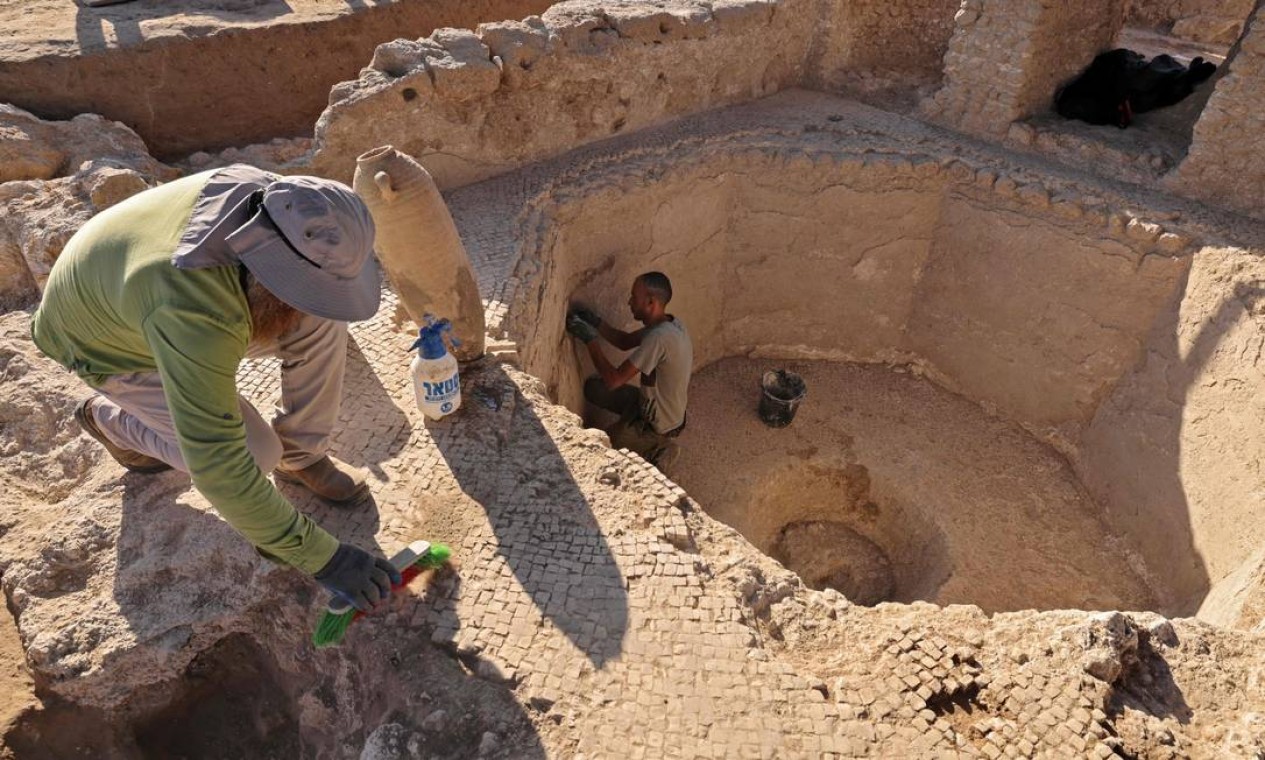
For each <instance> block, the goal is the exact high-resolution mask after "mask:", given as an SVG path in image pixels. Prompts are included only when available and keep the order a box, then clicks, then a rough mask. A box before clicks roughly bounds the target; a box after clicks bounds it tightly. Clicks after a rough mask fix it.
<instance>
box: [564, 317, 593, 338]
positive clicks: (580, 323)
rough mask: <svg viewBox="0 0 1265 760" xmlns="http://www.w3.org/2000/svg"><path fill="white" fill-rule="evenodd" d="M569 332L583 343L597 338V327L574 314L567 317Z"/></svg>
mask: <svg viewBox="0 0 1265 760" xmlns="http://www.w3.org/2000/svg"><path fill="white" fill-rule="evenodd" d="M567 332H568V333H570V335H571V337H573V338H575V339H576V340H578V341H580V342H581V343H590V342H592V341H595V340H597V328H596V327H594V326H593V325H591V324H589V323H588V322H585V321H584V320H583V319H580V318H579V317H578V316H576V315H574V314H572V315H571V316H569V317H567Z"/></svg>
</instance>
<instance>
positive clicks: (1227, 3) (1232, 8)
mask: <svg viewBox="0 0 1265 760" xmlns="http://www.w3.org/2000/svg"><path fill="white" fill-rule="evenodd" d="M1252 5H1253V0H1133V2H1132V3H1130V5H1129V23H1130V24H1131V25H1134V26H1142V27H1148V28H1152V29H1159V30H1161V31H1166V32H1171V33H1172V34H1173V36H1175V37H1181V38H1183V39H1188V40H1194V41H1196V42H1206V43H1212V44H1217V45H1230V44H1233V42H1234V41H1235V40H1236V39H1238V36H1239V34H1241V33H1242V31H1243V22H1244V20H1245V19H1247V17H1248V14H1249V13H1251V12H1252Z"/></svg>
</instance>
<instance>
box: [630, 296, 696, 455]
mask: <svg viewBox="0 0 1265 760" xmlns="http://www.w3.org/2000/svg"><path fill="white" fill-rule="evenodd" d="M628 360H629V361H631V362H632V363H633V366H634V367H636V368H637V370H638V371H639V372H641V395H642V398H643V399H644V401H645V407H644V408H643V410H642V416H643V417H645V419H646V421H647V422H649V423H650V424H651V426H653V427H654V429H655V432H658V433H670V432H672V431H673V430H676V429H677V428H679V427H680V426H681V424H682V423H684V422H685V403H686V391H687V390H688V389H689V385H690V370H691V369H693V367H694V346H693V345H692V344H691V343H690V335H689V333H687V332H686V331H685V325H684V324H682V323H681V320H679V319H677V318H676V317H668V319H667V320H666V321H664V322H660V323H659V324H657V325H655V326H654V327H651V328H649V329H648V330H646V331H645V332H644V333H643V334H642V336H641V345H640V346H637V348H636V349H634V350H633V353H632V355H631V356H629V357H628Z"/></svg>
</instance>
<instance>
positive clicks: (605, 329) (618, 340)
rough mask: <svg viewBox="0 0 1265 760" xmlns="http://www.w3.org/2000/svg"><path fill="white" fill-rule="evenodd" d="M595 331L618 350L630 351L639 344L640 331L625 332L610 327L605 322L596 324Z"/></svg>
mask: <svg viewBox="0 0 1265 760" xmlns="http://www.w3.org/2000/svg"><path fill="white" fill-rule="evenodd" d="M597 332H598V334H599V335H601V336H602V337H603V338H605V339H606V342H607V343H610V344H611V345H612V346H614V347H615V348H618V349H619V350H620V351H631V350H633V349H634V348H636V347H637V346H638V345H640V344H641V336H640V333H627V332H624V331H623V330H620V329H619V328H616V327H611V325H610V324H609V323H607V322H602V324H600V325H598V326H597Z"/></svg>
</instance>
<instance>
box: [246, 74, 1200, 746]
mask: <svg viewBox="0 0 1265 760" xmlns="http://www.w3.org/2000/svg"><path fill="white" fill-rule="evenodd" d="M796 97H801V96H793V97H792V99H791V101H789V102H790V103H791V106H790V108H791V110H790V111H784V112H779V111H778V110H777V108H776V107H771V106H757V107H753V108H748V109H745V110H738V111H735V112H732V113H731V114H730V115H729V116H728V117H727V118H726V120H724V121H723V124H722V123H717V122H708V123H706V124H703V125H701V127H700V125H699V124H697V123H695V124H686V125H684V126H673V127H669V128H667V129H665V130H662V131H659V132H654V133H650V134H649V135H647V136H645V137H643V138H640V139H641V140H642V142H641V143H631V144H630V142H629V141H624V142H622V143H620V144H618V145H617V146H615V147H612V146H609V145H608V146H595V147H590V148H585V149H583V150H581V151H578V152H577V155H573V156H571V157H569V158H568V161H567V162H555V163H554V164H552V165H542V166H539V167H534V168H531V169H528V170H525V171H524V172H521V173H518V174H515V175H510V176H508V177H504V178H501V179H498V180H494V181H491V182H487V183H483V184H480V185H477V186H473V187H470V188H465V189H462V190H458V191H456V192H454V193H451V194H450V202H451V204H452V208H453V211H454V215H455V217H456V219H457V221H458V224H459V227H460V229H461V231H462V234H463V238H464V241H465V243H466V245H467V247H468V249H469V251H470V254H471V257H472V259H473V261H474V263H475V265H476V268H477V271H478V276H479V281H480V287H481V289H482V291H483V293H484V295H485V297H486V299H487V302H488V310H489V312H488V324H489V332H490V333H491V335H492V337H494V338H502V339H503V338H504V337H505V336H504V334H503V333H504V329H505V319H504V318H505V314H506V309H507V307H508V305H509V304H511V303H512V302H513V301H514V298H515V296H516V292H517V288H518V287H519V285H520V281H519V279H518V278H519V277H522V276H524V272H525V271H528V270H529V269H530V267H529V266H527V265H525V264H523V263H522V262H519V261H518V258H517V257H518V252H519V248H520V246H525V245H528V244H529V243H530V240H529V239H526V238H528V237H529V236H530V235H531V234H532V227H531V225H532V223H533V222H532V218H531V215H530V214H529V213H524V208H525V207H526V205H527V202H528V199H529V198H530V197H531V196H532V195H533V194H535V193H538V192H542V188H545V187H547V186H559V185H563V184H565V183H566V182H567V181H568V178H573V177H575V176H577V174H588V173H592V172H595V171H597V168H599V167H601V166H602V165H604V164H614V163H615V162H616V161H618V160H626V159H628V158H629V156H630V155H635V154H636V153H637V152H638V151H641V152H643V153H645V154H646V155H648V156H650V157H651V158H652V159H653V158H654V157H655V156H657V155H662V153H663V152H665V151H667V150H677V149H679V145H680V143H681V142H682V141H687V142H692V143H693V144H695V146H696V147H697V146H704V147H705V144H707V143H708V142H709V141H717V140H719V139H720V137H718V136H717V135H718V133H725V134H727V135H728V138H726V139H730V140H734V141H745V143H744V144H745V145H747V147H748V148H749V149H751V150H760V151H769V150H780V149H782V148H785V147H786V146H787V145H789V142H790V141H791V138H790V137H787V136H786V135H785V134H784V133H783V132H782V131H780V130H779V129H778V127H777V126H776V124H777V123H778V122H779V120H781V119H784V118H787V117H788V114H789V113H791V112H793V113H794V114H795V115H796V117H797V118H800V119H804V118H808V117H807V116H805V115H804V114H805V112H804V110H803V104H802V103H801V104H798V105H796V104H795V100H794V98H796ZM827 106H829V107H827ZM833 107H834V106H833V105H830V104H827V105H821V104H819V105H818V111H817V112H816V114H815V115H823V114H825V113H827V112H829V113H833V112H834V111H832V110H830V109H831V108H833ZM810 115H812V114H810ZM853 115H854V116H855V117H856V120H855V122H853V123H851V124H850V125H843V126H841V127H839V128H840V129H844V128H845V127H849V126H850V128H851V129H853V132H852V134H853V135H856V134H861V133H863V132H864V131H865V129H866V128H867V127H866V121H867V119H868V118H870V117H869V116H867V115H866V113H864V112H860V113H858V114H853ZM814 118H815V116H814ZM885 118H886V117H885ZM916 137H917V140H916V141H923V142H934V141H936V140H939V139H941V138H940V137H938V136H937V134H936V133H935V132H934V131H933V130H931V129H930V128H927V129H923V130H922V131H921V132H920V133H919V134H918V135H917V136H916ZM796 139H797V140H799V142H800V143H802V142H803V140H804V139H809V140H812V139H827V138H824V137H820V136H817V137H813V136H809V137H808V138H804V136H803V135H802V134H800V135H799V137H798V138H796ZM529 263H530V262H529ZM525 267H526V269H525ZM395 312H396V310H395V309H394V307H393V305H392V304H391V303H390V302H388V304H387V305H385V306H384V308H383V309H381V310H380V312H379V314H378V316H377V317H376V318H375V319H374V320H372V321H370V322H367V323H363V324H359V325H356V326H354V327H353V330H352V345H351V346H350V349H349V350H350V354H351V362H350V363H349V367H348V375H347V387H346V394H345V400H344V405H343V410H342V419H343V427H342V429H341V432H340V433H339V434H338V436H337V441H336V445H335V453H337V454H338V455H339V456H342V457H344V458H345V459H347V460H348V461H350V462H352V463H353V464H356V465H359V466H363V467H366V468H367V469H369V470H370V471H371V472H372V473H373V479H372V482H373V496H374V501H375V504H376V509H367V510H357V511H354V512H348V511H345V510H344V511H339V510H334V509H332V508H330V507H326V506H323V505H321V504H319V503H317V502H315V501H313V500H311V499H305V497H304V496H303V494H302V493H300V492H297V491H287V494H288V495H289V496H291V498H293V499H295V501H296V502H297V503H299V504H300V506H301V507H302V508H304V509H305V510H307V511H309V512H310V513H311V514H313V515H314V516H315V517H317V519H319V520H320V521H321V522H322V523H323V524H326V525H327V526H329V527H331V528H334V529H335V530H337V531H338V532H339V534H340V536H341V537H342V538H343V539H345V540H354V541H362V542H365V543H368V542H372V541H376V542H377V543H378V544H379V545H380V546H381V547H382V549H383V550H384V551H386V552H391V551H393V550H395V549H396V548H397V547H398V546H400V545H402V544H404V543H407V542H408V541H410V540H413V539H415V538H418V537H426V538H431V539H440V540H445V541H448V542H450V543H452V544H453V548H454V550H455V554H456V556H457V557H458V558H459V560H460V570H459V572H458V574H457V578H458V579H457V580H456V581H453V582H449V583H440V584H436V585H435V586H433V587H432V588H431V589H430V590H429V591H428V592H427V593H425V594H424V595H421V596H416V597H412V598H410V599H409V601H408V602H407V605H406V607H405V608H404V609H403V610H402V611H400V615H401V617H402V618H403V619H404V620H407V621H408V625H409V627H410V628H411V629H413V630H415V631H418V632H420V633H423V634H424V635H425V637H426V638H427V639H428V641H429V642H430V643H431V644H434V645H438V646H441V647H445V648H448V649H450V650H451V651H452V652H453V653H454V654H455V655H456V656H458V657H459V658H461V659H462V661H463V662H465V663H466V664H468V665H469V666H470V667H471V669H472V670H473V672H474V673H475V674H476V675H478V676H480V677H482V678H486V679H488V680H492V681H498V682H503V683H507V684H509V685H510V686H511V687H512V688H514V689H515V695H516V697H517V698H518V699H519V701H520V702H521V703H522V704H524V705H526V706H529V707H530V708H531V709H532V711H533V714H534V715H535V718H534V720H535V721H536V722H537V724H538V729H539V731H540V733H541V736H542V739H543V741H544V744H545V746H546V748H547V751H548V752H549V754H551V755H553V756H559V757H585V758H593V757H619V758H664V757H673V758H675V757H680V758H685V757H703V758H788V757H806V758H807V757H813V758H816V757H853V756H886V757H939V756H943V757H957V756H972V757H974V756H982V757H988V758H997V757H1002V756H1005V757H1060V758H1062V757H1108V756H1111V755H1113V754H1114V753H1115V750H1116V748H1118V747H1120V746H1121V744H1120V740H1119V739H1118V738H1117V737H1116V729H1115V727H1114V726H1113V722H1112V721H1113V719H1112V718H1109V717H1108V715H1107V712H1106V710H1107V709H1108V708H1109V707H1110V705H1111V704H1113V702H1112V700H1113V690H1112V686H1111V685H1110V684H1107V683H1104V682H1102V681H1099V680H1097V679H1095V678H1092V677H1090V676H1088V675H1086V674H1085V672H1084V671H1083V670H1082V667H1081V665H1080V659H1079V658H1081V657H1082V656H1083V655H1084V653H1085V651H1086V645H1085V643H1084V641H1087V640H1092V636H1090V635H1089V634H1084V635H1082V634H1083V632H1084V631H1087V630H1089V628H1086V626H1089V625H1090V623H1087V622H1086V620H1087V619H1088V616H1087V615H1085V614H1083V613H1046V614H1043V615H1040V616H1037V615H1033V614H1025V613H1016V614H1014V615H999V616H997V617H996V618H994V619H993V620H992V621H990V620H988V619H986V618H984V617H983V616H982V615H981V614H980V613H979V611H978V610H976V609H974V608H947V609H945V610H940V609H938V608H935V607H931V606H930V605H925V604H922V605H914V606H910V607H907V606H899V605H882V606H880V607H879V608H877V609H865V608H859V607H854V606H852V605H850V604H849V603H848V602H847V601H846V600H844V599H843V598H842V597H841V596H839V595H838V594H834V593H832V592H824V593H818V592H810V591H807V590H805V589H804V588H803V587H802V586H799V585H798V582H797V581H796V580H795V579H794V578H793V577H792V576H789V574H786V573H785V572H783V571H780V569H779V568H778V567H777V566H776V565H774V564H773V563H772V562H771V561H769V560H767V559H765V558H762V557H760V556H759V555H758V554H757V553H756V552H755V550H754V549H752V548H751V547H750V546H749V545H746V544H745V542H743V541H742V540H741V539H740V538H738V537H737V536H736V534H733V533H732V531H729V530H728V529H726V528H724V527H722V526H719V525H718V524H716V523H714V522H712V521H710V520H709V519H708V518H706V517H705V516H704V515H702V514H701V513H700V511H699V510H698V509H697V507H696V505H695V504H694V503H693V502H692V501H691V500H690V499H689V498H688V496H687V495H686V494H685V493H684V492H683V491H682V490H681V489H680V488H679V487H677V486H676V485H675V484H673V483H672V482H670V481H669V480H667V479H665V478H664V477H663V476H662V475H660V474H659V473H658V472H657V471H656V470H655V469H653V468H652V467H650V466H649V465H647V464H646V463H645V462H643V461H642V460H640V458H638V457H636V456H634V455H631V454H629V453H627V452H622V451H612V450H610V449H608V448H606V442H605V437H604V436H603V435H602V434H600V433H597V432H595V431H586V430H584V429H582V428H581V427H580V425H579V421H578V418H576V417H575V416H574V415H572V414H570V413H569V412H566V411H565V410H561V409H559V408H557V407H552V406H550V405H549V404H548V403H547V399H546V398H545V396H544V394H543V388H541V387H540V383H539V382H537V381H535V380H533V379H532V378H530V377H529V376H527V375H525V374H524V373H522V372H520V371H518V370H517V369H515V368H513V367H512V365H510V364H506V363H502V362H501V361H499V360H498V359H497V358H495V357H487V358H485V359H483V360H480V361H479V362H476V363H474V364H473V365H471V366H468V367H466V368H465V369H464V372H463V409H462V411H461V412H460V414H458V415H457V416H456V417H455V418H453V419H451V420H449V421H444V422H440V423H429V422H426V423H424V422H423V420H422V419H421V417H420V414H419V413H418V412H417V411H416V409H415V407H414V405H413V403H412V399H411V388H410V387H409V381H408V376H407V365H408V360H409V355H408V354H407V352H406V349H407V346H408V345H409V342H410V339H411V336H410V334H409V333H408V330H407V328H406V327H404V326H401V325H400V324H399V323H397V322H396V318H395ZM275 374H276V373H275V366H274V365H272V364H269V363H259V364H255V365H253V366H251V367H249V368H247V369H246V370H245V371H244V373H243V375H242V385H243V392H244V393H246V394H247V395H248V396H250V397H252V398H255V399H258V400H260V401H261V402H264V401H266V400H267V399H269V398H271V397H274V396H275V394H276V382H275ZM1151 617H1155V616H1151ZM1164 624H1167V623H1164ZM1129 625H1130V626H1132V628H1130V630H1134V629H1135V628H1136V629H1138V630H1140V631H1141V633H1140V634H1139V635H1140V636H1141V637H1142V640H1143V641H1147V640H1148V634H1147V632H1146V630H1141V629H1142V626H1143V623H1142V622H1138V621H1135V620H1131V621H1130V622H1129ZM377 626H379V624H378V623H376V622H374V621H373V620H370V621H368V622H366V624H365V626H364V631H365V632H366V634H365V635H372V632H373V631H374V630H375V629H376V627H377ZM1067 631H1073V633H1070V634H1069V633H1067ZM1060 632H1062V633H1060ZM1078 632H1079V633H1078ZM1060 636H1062V638H1060ZM1087 636H1088V637H1089V638H1088V639H1087V638H1086V637H1087ZM1078 637H1079V638H1078ZM1160 638H1161V637H1158V636H1157V635H1156V636H1151V639H1154V641H1153V645H1152V646H1150V648H1147V649H1145V651H1146V652H1147V653H1149V654H1147V657H1150V658H1152V660H1154V658H1155V657H1161V654H1160V653H1162V651H1167V650H1165V649H1164V646H1163V645H1162V644H1161V643H1160ZM1013 641H1026V642H1029V644H1030V645H1028V644H1026V645H1025V649H1024V651H1023V652H1020V653H1018V654H1016V653H1015V652H1014V651H1013V650H1012V649H1011V648H1010V647H1009V646H1008V645H1007V643H1006V642H1013ZM1034 641H1035V642H1045V641H1050V642H1052V643H1050V644H1041V643H1036V644H1031V642H1034ZM1139 651H1142V649H1139ZM1173 651H1176V650H1173ZM1192 656H1193V655H1192ZM1161 659H1162V657H1161ZM1137 661H1139V662H1146V661H1147V660H1146V658H1145V657H1142V655H1138V659H1137ZM510 756H512V753H511V755H510Z"/></svg>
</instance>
